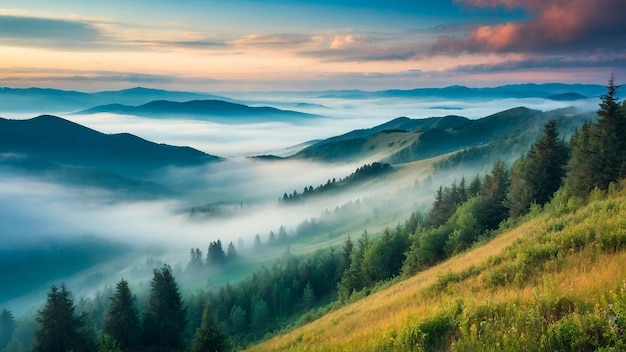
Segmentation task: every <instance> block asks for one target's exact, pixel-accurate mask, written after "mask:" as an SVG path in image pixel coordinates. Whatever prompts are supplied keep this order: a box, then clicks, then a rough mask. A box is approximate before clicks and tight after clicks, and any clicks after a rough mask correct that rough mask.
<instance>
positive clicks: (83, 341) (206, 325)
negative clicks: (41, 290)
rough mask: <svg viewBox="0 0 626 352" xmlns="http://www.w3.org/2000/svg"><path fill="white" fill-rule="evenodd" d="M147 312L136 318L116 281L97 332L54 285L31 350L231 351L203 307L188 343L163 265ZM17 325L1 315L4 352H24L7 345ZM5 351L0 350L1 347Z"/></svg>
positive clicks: (184, 317) (183, 315)
mask: <svg viewBox="0 0 626 352" xmlns="http://www.w3.org/2000/svg"><path fill="white" fill-rule="evenodd" d="M150 286H151V289H150V295H149V299H148V303H147V306H146V307H145V309H144V310H143V311H141V312H140V310H139V307H138V304H137V300H136V298H135V296H134V295H133V294H132V292H131V290H130V288H129V285H128V282H127V281H126V280H124V279H122V280H120V281H119V282H118V283H117V285H116V287H115V291H114V293H113V295H112V296H110V297H109V304H108V308H107V309H106V313H105V315H104V318H103V321H102V329H101V331H99V332H96V331H95V329H94V325H95V324H94V322H93V321H90V319H89V317H88V315H87V314H86V313H85V312H83V313H78V312H77V306H76V305H75V304H74V299H73V296H72V293H71V292H70V291H69V290H68V289H67V287H66V286H65V285H64V284H61V285H60V286H57V285H52V286H51V288H50V291H49V292H48V294H47V299H46V302H45V304H44V306H43V308H42V309H40V310H39V311H38V313H37V316H36V321H37V323H38V329H37V330H36V331H35V335H34V340H33V343H32V345H31V346H30V348H29V350H30V351H33V352H59V351H106V352H123V351H182V350H188V349H190V350H191V351H196V352H205V351H229V350H230V349H231V347H230V344H229V341H228V338H227V337H226V335H225V334H224V333H223V332H222V330H221V329H220V326H219V325H218V323H217V321H216V319H215V314H214V311H213V308H212V306H211V305H210V304H209V303H208V302H206V303H205V304H204V305H203V312H202V318H201V321H200V322H199V323H198V324H197V325H196V326H194V330H193V336H192V337H191V338H190V337H189V336H188V335H189V334H188V332H189V329H188V327H189V320H188V311H187V308H186V306H185V305H184V302H183V299H182V295H181V293H180V290H179V288H178V284H177V283H176V281H175V279H174V276H173V274H172V269H171V268H170V267H169V266H168V265H164V266H163V267H161V268H159V269H155V270H154V276H153V278H152V281H151V283H150ZM15 325H16V324H15V319H14V318H13V317H12V314H11V313H10V312H9V311H7V310H4V311H3V312H2V314H1V315H0V338H2V340H0V343H4V344H6V345H8V346H7V347H6V348H5V349H4V350H5V351H10V350H25V348H24V346H17V344H18V342H16V341H14V342H12V343H13V345H11V343H10V342H9V341H10V340H7V337H8V336H9V333H12V330H15ZM2 346H4V345H0V347H2Z"/></svg>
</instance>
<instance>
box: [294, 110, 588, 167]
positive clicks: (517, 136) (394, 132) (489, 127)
mask: <svg viewBox="0 0 626 352" xmlns="http://www.w3.org/2000/svg"><path fill="white" fill-rule="evenodd" d="M550 119H556V120H557V123H558V124H559V126H560V129H561V130H562V132H563V134H564V135H565V136H569V135H571V133H572V131H574V130H575V129H576V128H577V127H579V126H581V125H582V124H583V123H584V122H585V121H589V120H591V119H593V116H590V114H588V113H582V112H579V111H576V110H575V109H573V108H566V109H559V110H554V111H548V112H542V111H539V110H533V109H528V108H525V107H517V108H512V109H508V110H505V111H502V112H499V113H496V114H493V115H490V116H487V117H484V118H481V119H477V120H470V119H467V118H464V117H460V116H445V117H431V118H426V119H409V118H406V117H401V118H397V119H394V120H391V121H389V122H387V123H384V124H382V125H379V126H375V127H373V128H371V129H362V130H355V131H352V132H349V133H346V134H343V135H340V136H336V137H332V138H328V139H325V140H323V141H320V142H317V143H315V144H313V145H311V146H309V147H307V148H305V149H303V150H301V151H300V152H298V153H297V154H295V155H294V156H293V157H294V158H308V159H315V160H320V161H354V160H362V161H369V160H382V161H385V162H389V163H392V164H402V163H407V162H412V161H417V160H424V159H428V158H432V157H435V156H439V155H443V154H446V153H450V152H455V151H459V150H464V149H468V148H472V147H480V148H483V151H488V147H489V146H490V145H494V146H497V148H496V149H498V150H499V152H498V153H497V154H502V153H501V152H502V150H507V151H508V153H509V154H510V155H506V156H504V158H515V157H517V156H518V155H519V154H520V153H521V151H523V150H525V149H526V148H527V147H528V146H529V145H530V143H532V142H533V141H534V140H535V139H536V138H537V137H538V136H539V134H540V133H541V126H543V124H544V123H545V122H547V121H549V120H550ZM483 154H485V153H481V154H480V156H481V157H482V156H484V155H483ZM483 164H486V163H485V162H483Z"/></svg>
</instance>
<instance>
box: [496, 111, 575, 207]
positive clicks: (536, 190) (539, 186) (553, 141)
mask: <svg viewBox="0 0 626 352" xmlns="http://www.w3.org/2000/svg"><path fill="white" fill-rule="evenodd" d="M567 157H568V152H567V148H566V147H565V144H564V143H563V141H562V140H561V139H560V138H559V132H558V130H557V125H556V121H555V120H551V121H550V122H548V123H547V124H546V125H545V126H544V133H543V135H542V136H541V137H539V138H538V139H537V141H536V142H535V144H533V145H532V146H531V148H530V151H529V152H528V153H527V155H526V156H525V157H522V158H520V159H519V160H518V161H517V162H516V163H515V164H514V165H513V167H512V169H511V187H510V190H509V194H508V196H507V197H508V205H509V207H510V210H509V213H510V215H512V216H519V215H522V214H524V213H526V212H527V211H528V209H529V207H530V205H531V203H533V202H536V203H537V204H539V205H544V204H546V203H547V202H548V201H549V200H550V198H551V197H552V195H553V194H554V192H556V191H557V190H558V189H559V187H561V184H562V182H563V178H564V176H565V165H566V163H567Z"/></svg>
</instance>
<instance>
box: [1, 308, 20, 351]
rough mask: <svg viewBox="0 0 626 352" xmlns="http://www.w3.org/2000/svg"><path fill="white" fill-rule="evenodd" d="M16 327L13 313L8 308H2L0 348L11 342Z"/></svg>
mask: <svg viewBox="0 0 626 352" xmlns="http://www.w3.org/2000/svg"><path fill="white" fill-rule="evenodd" d="M16 327H17V323H16V322H15V317H13V313H11V311H10V310H7V309H3V310H2V313H0V350H2V349H3V348H4V347H5V346H6V345H8V344H9V342H11V338H12V337H13V332H14V331H15V328H16Z"/></svg>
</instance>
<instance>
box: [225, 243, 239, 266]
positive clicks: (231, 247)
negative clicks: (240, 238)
mask: <svg viewBox="0 0 626 352" xmlns="http://www.w3.org/2000/svg"><path fill="white" fill-rule="evenodd" d="M226 260H227V261H229V262H232V261H235V260H237V250H236V249H235V244H234V243H233V242H230V243H229V244H228V251H227V252H226Z"/></svg>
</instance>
